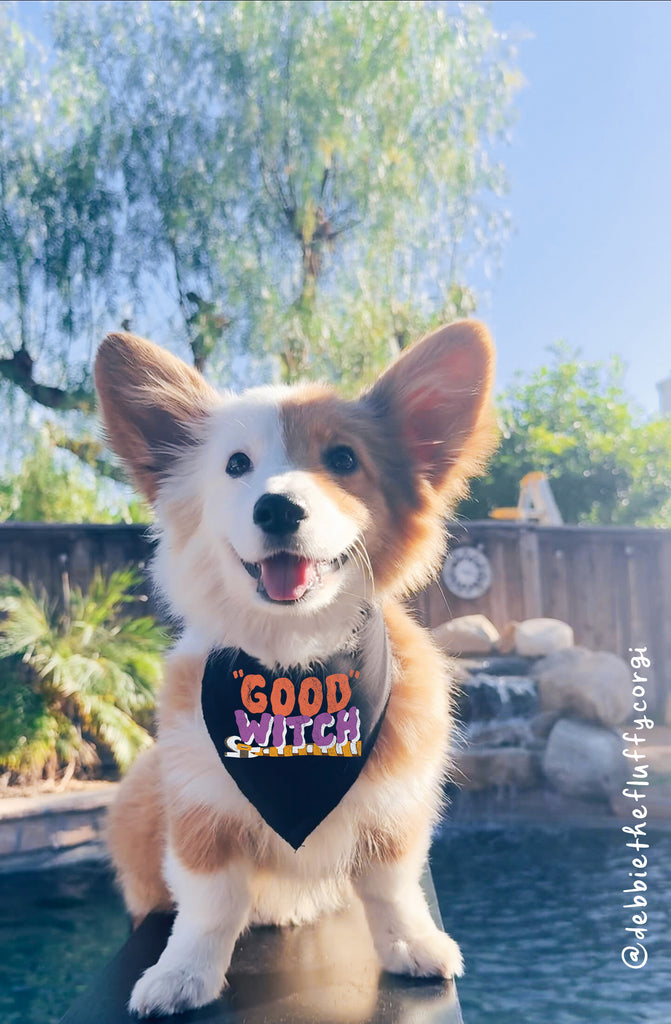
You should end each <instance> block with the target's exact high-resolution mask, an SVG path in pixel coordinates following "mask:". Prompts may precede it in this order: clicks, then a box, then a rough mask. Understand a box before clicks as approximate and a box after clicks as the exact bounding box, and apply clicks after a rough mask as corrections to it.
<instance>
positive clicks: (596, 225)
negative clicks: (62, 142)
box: [19, 0, 671, 413]
mask: <svg viewBox="0 0 671 1024" xmlns="http://www.w3.org/2000/svg"><path fill="white" fill-rule="evenodd" d="M40 8H41V5H40V4H37V3H30V2H29V3H24V4H21V5H20V6H19V11H20V12H21V14H22V16H23V17H22V20H24V23H26V22H27V23H28V25H29V26H30V27H31V29H32V30H33V31H37V32H38V34H41V32H40V29H42V28H43V26H42V24H41V22H42V17H43V9H42V10H41V9H40ZM21 9H22V10H21ZM490 11H491V15H492V18H493V20H494V22H495V24H496V26H497V28H499V29H501V30H505V31H510V32H512V33H513V34H518V33H519V34H521V35H526V36H528V38H526V39H525V40H524V41H523V42H522V43H521V44H520V51H519V65H520V67H521V70H522V72H523V74H524V76H525V78H526V83H527V84H526V87H525V88H524V89H523V90H522V92H521V93H520V94H519V96H518V99H517V110H518V119H517V123H516V125H515V127H514V129H513V142H512V145H511V146H510V147H508V148H506V150H505V151H504V154H503V155H504V159H505V162H506V164H507V166H508V169H509V176H510V185H511V191H510V196H509V201H508V205H509V208H510V210H511V213H512V217H513V223H514V235H513V237H512V238H511V239H510V241H509V242H508V244H507V246H506V248H505V251H504V254H503V263H502V269H501V271H500V272H499V273H498V274H497V275H496V276H495V278H494V279H493V280H492V281H484V280H482V281H480V282H478V281H477V280H476V284H478V283H479V284H480V290H481V292H483V300H482V302H481V306H480V309H479V315H481V316H482V317H483V319H486V320H487V321H488V323H489V324H490V326H491V328H492V330H493V333H494V337H495V340H496V342H497V345H498V350H499V374H498V384H499V387H502V386H505V385H506V384H508V383H509V382H510V381H511V379H512V377H513V374H514V372H515V370H518V369H522V370H528V369H532V368H534V367H537V366H540V365H541V364H542V363H543V362H545V361H547V346H548V345H550V344H551V343H552V342H554V341H557V340H559V339H563V340H565V341H566V342H568V344H569V345H570V346H572V347H579V348H580V349H581V350H582V353H583V355H584V357H585V358H587V359H590V360H592V359H603V358H605V357H607V356H608V355H609V354H611V353H617V354H618V355H620V356H621V357H622V358H623V359H624V360H625V362H626V364H627V373H626V385H627V388H628V390H629V392H630V393H631V394H632V395H633V397H634V398H635V399H636V400H637V402H638V403H639V404H640V405H641V406H642V407H643V408H644V410H646V411H647V412H648V413H653V412H656V411H657V409H658V397H657V391H656V388H655V383H656V382H657V381H659V380H661V379H662V378H664V377H667V376H669V375H670V374H671V279H670V274H669V270H670V267H669V263H670V248H671V245H670V239H671V187H670V186H671V60H670V59H669V43H670V40H671V2H660V0H651V2H647V0H636V2H626V0H621V2H612V0H603V2H584V0H576V2H574V0H556V2H546V0H526V2H521V0H495V2H494V3H492V4H491V5H490ZM484 293H486V294H484Z"/></svg>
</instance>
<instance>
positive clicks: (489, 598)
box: [416, 521, 671, 711]
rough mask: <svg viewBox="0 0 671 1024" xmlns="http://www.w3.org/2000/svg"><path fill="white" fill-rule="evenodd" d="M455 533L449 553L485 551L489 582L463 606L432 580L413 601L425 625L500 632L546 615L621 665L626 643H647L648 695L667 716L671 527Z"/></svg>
mask: <svg viewBox="0 0 671 1024" xmlns="http://www.w3.org/2000/svg"><path fill="white" fill-rule="evenodd" d="M451 534H452V541H451V544H450V549H451V550H454V548H455V546H456V545H458V544H459V545H460V544H468V545H471V546H473V547H476V548H480V549H481V550H482V551H483V553H484V554H485V555H486V556H487V558H488V559H489V562H490V565H491V568H492V585H491V587H490V588H489V590H488V591H487V593H486V594H483V596H482V597H480V598H478V599H477V600H469V601H466V600H460V599H459V598H457V597H455V596H454V595H453V594H451V593H450V592H449V591H448V589H447V587H446V586H445V585H444V584H442V585H441V584H433V585H432V586H431V587H429V588H428V589H427V590H425V591H424V592H423V593H422V594H420V595H419V596H418V598H417V599H416V607H417V611H418V614H419V617H420V618H421V620H422V621H423V622H424V623H425V624H426V625H428V626H437V625H439V624H440V623H441V622H445V621H446V620H447V619H452V618H455V617H457V616H459V615H472V614H474V613H476V612H481V613H482V614H483V615H486V616H488V618H490V619H491V620H492V622H493V623H494V625H495V626H496V627H497V628H498V629H502V628H503V627H504V626H505V625H506V623H507V622H510V621H511V620H518V621H519V620H521V619H528V618H536V617H538V616H547V617H549V618H556V619H563V621H564V622H568V623H569V625H570V626H572V628H573V631H574V635H575V642H576V644H582V645H583V646H585V647H589V648H590V649H592V650H601V651H613V652H614V653H615V654H618V655H620V657H622V658H624V659H625V660H628V659H629V657H630V655H629V648H630V647H640V646H644V647H645V646H647V648H648V651H649V652H650V657H651V659H652V661H653V668H652V669H651V672H650V681H651V696H652V698H653V701H654V703H655V706H656V707H657V708H658V709H662V708H664V707H666V708H667V709H668V710H669V711H671V707H669V705H668V704H667V701H668V700H669V699H670V695H671V530H648V529H639V528H635V527H618V526H594V527H582V526H557V527H547V526H533V525H521V524H518V523H499V522H489V521H482V522H473V523H468V524H464V525H455V524H453V525H452V527H451Z"/></svg>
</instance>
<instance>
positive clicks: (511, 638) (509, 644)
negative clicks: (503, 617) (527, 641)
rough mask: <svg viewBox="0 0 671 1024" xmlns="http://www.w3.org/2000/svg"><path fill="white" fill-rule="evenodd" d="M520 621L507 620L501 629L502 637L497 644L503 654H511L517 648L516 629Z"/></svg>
mask: <svg viewBox="0 0 671 1024" xmlns="http://www.w3.org/2000/svg"><path fill="white" fill-rule="evenodd" d="M518 626H519V622H507V623H506V624H505V626H504V627H503V629H502V630H501V638H500V640H499V642H498V644H497V645H496V646H497V647H498V649H499V651H500V652H501V654H510V653H511V652H512V651H514V650H515V630H516V629H517V627H518Z"/></svg>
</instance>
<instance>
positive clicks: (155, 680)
mask: <svg viewBox="0 0 671 1024" xmlns="http://www.w3.org/2000/svg"><path fill="white" fill-rule="evenodd" d="M139 582H140V575H139V573H138V572H136V571H135V570H134V569H123V570H120V571H117V572H113V573H112V574H111V575H110V576H109V577H107V578H104V577H103V576H102V574H101V573H100V572H97V573H96V575H95V576H94V578H93V581H92V582H91V584H90V586H89V588H88V590H87V591H86V592H82V591H81V590H79V589H77V588H74V587H73V588H72V589H70V587H69V582H68V578H67V575H64V578H63V583H64V585H63V598H62V601H60V602H58V603H55V602H50V601H49V599H48V598H47V596H46V594H40V595H38V594H36V593H35V591H34V590H32V589H31V588H29V587H26V586H24V585H23V584H22V583H20V582H19V581H18V580H16V579H14V578H12V577H8V576H4V577H0V659H1V660H0V765H2V766H4V767H5V769H7V770H9V771H10V772H12V773H13V774H17V775H20V776H32V777H35V776H38V775H42V774H43V773H44V772H45V771H46V772H47V774H48V775H50V776H52V777H53V776H55V773H56V771H57V770H58V769H59V768H61V767H65V771H66V774H67V776H68V777H69V776H70V775H71V774H72V773H73V772H74V770H75V769H76V768H77V767H78V766H80V765H86V764H91V763H95V761H96V760H97V753H96V744H102V745H104V746H106V747H107V748H108V749H109V750H110V751H111V753H112V755H113V757H114V759H115V761H116V763H117V764H118V766H119V767H120V768H121V769H122V770H123V769H126V768H127V767H128V766H129V765H130V764H131V762H132V761H133V759H134V758H135V756H136V755H137V753H138V752H139V751H140V750H141V749H142V748H143V747H146V746H148V745H149V744H150V743H151V736H150V734H149V732H148V731H147V728H146V726H147V725H148V724H149V720H150V713H151V709H152V708H153V707H154V703H155V695H156V690H157V688H158V685H159V683H160V682H161V678H162V653H163V651H164V649H165V646H166V642H167V635H166V634H165V633H164V631H163V629H162V628H161V627H160V626H159V625H158V624H157V622H156V621H155V620H154V619H153V618H151V617H150V616H141V617H131V616H129V615H128V614H125V615H124V610H125V606H126V605H128V604H129V603H130V602H134V601H137V599H138V598H137V590H136V589H135V588H137V585H138V583H139ZM134 591H135V592H134Z"/></svg>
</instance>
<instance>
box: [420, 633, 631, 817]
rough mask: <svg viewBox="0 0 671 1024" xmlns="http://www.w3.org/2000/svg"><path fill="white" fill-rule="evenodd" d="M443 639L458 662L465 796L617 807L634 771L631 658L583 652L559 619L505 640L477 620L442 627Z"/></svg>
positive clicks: (440, 639)
mask: <svg viewBox="0 0 671 1024" xmlns="http://www.w3.org/2000/svg"><path fill="white" fill-rule="evenodd" d="M434 638H435V640H436V641H437V643H438V644H439V646H440V647H441V648H442V649H443V650H444V651H445V652H446V653H447V654H450V655H452V656H454V657H456V658H457V659H458V660H457V661H455V663H454V665H455V671H456V676H457V680H458V683H459V694H458V697H457V709H456V710H457V717H458V720H459V721H460V723H461V725H462V728H461V730H460V734H461V736H462V745H461V749H460V750H459V752H458V756H457V781H458V784H459V785H460V786H461V787H462V788H465V789H467V790H500V789H501V788H505V787H509V788H510V787H512V788H514V789H519V790H531V789H534V788H539V789H540V788H543V787H544V788H545V789H547V790H550V791H553V790H554V791H556V792H559V793H561V794H564V795H565V796H568V797H579V798H587V799H599V800H602V801H603V800H606V801H612V800H613V799H614V798H615V797H616V795H617V793H619V790H620V788H621V785H622V782H623V780H624V776H625V774H626V770H627V764H626V762H625V760H624V758H623V757H622V745H623V744H622V739H621V732H622V728H618V727H622V726H623V724H624V723H625V722H626V720H627V719H628V717H630V716H631V704H632V696H631V673H630V670H629V667H628V666H627V664H626V663H625V662H624V661H623V660H622V659H621V658H618V657H617V656H616V655H615V654H612V653H610V652H607V651H589V650H587V649H586V648H584V647H576V646H574V643H573V631H572V629H571V627H570V626H569V625H567V623H565V622H560V621H559V620H556V619H529V620H526V621H524V622H516V623H510V624H509V625H508V626H507V627H506V628H505V629H504V630H503V631H502V632H501V633H499V632H498V630H497V629H496V628H495V626H494V625H493V624H492V623H491V622H490V621H489V620H488V619H487V618H486V617H485V616H483V615H469V616H465V617H463V618H460V619H454V620H452V621H451V622H447V623H444V624H443V625H441V626H439V627H438V628H437V629H435V630H434Z"/></svg>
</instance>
